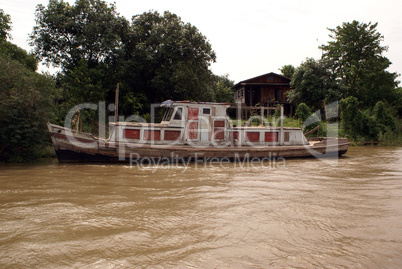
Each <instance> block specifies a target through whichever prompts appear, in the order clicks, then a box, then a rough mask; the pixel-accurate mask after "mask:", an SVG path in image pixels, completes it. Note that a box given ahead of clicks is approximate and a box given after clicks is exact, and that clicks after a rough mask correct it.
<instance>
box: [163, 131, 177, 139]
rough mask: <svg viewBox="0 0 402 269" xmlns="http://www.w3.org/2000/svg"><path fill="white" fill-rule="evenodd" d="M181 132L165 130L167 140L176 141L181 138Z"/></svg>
mask: <svg viewBox="0 0 402 269" xmlns="http://www.w3.org/2000/svg"><path fill="white" fill-rule="evenodd" d="M180 133H181V132H180V131H168V130H165V137H164V138H165V140H169V141H174V140H177V139H179V138H180Z"/></svg>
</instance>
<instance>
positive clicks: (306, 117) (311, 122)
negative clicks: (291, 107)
mask: <svg viewBox="0 0 402 269" xmlns="http://www.w3.org/2000/svg"><path fill="white" fill-rule="evenodd" d="M295 116H296V118H297V119H298V120H299V124H300V123H303V132H308V131H310V130H312V129H314V128H316V127H317V126H318V125H322V122H321V121H320V119H319V118H318V116H317V115H316V113H314V114H313V113H311V111H310V108H309V107H308V106H307V105H306V104H305V103H300V104H299V105H298V106H297V108H296V113H295Z"/></svg>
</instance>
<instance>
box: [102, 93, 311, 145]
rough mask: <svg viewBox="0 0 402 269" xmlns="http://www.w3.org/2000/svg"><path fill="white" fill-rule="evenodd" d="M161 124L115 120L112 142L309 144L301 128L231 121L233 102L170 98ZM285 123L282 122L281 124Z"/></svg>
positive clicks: (112, 124)
mask: <svg viewBox="0 0 402 269" xmlns="http://www.w3.org/2000/svg"><path fill="white" fill-rule="evenodd" d="M162 106H165V107H167V108H168V109H167V111H166V113H165V115H164V117H163V119H162V121H161V122H160V123H157V124H155V123H140V122H114V123H111V127H112V128H111V130H112V131H111V137H110V141H116V142H117V141H118V142H125V143H149V144H162V145H163V144H166V145H175V144H177V145H180V144H185V145H193V146H197V145H200V146H203V145H204V146H206V145H211V146H247V145H249V146H267V145H304V144H308V142H307V139H306V138H305V137H304V135H303V133H302V131H301V129H300V128H288V127H272V126H254V127H250V126H246V127H244V126H238V127H234V126H233V125H232V124H231V120H230V118H229V117H228V116H227V113H226V110H227V109H228V108H229V107H230V104H226V103H202V102H187V101H166V102H164V103H162ZM281 126H282V125H281Z"/></svg>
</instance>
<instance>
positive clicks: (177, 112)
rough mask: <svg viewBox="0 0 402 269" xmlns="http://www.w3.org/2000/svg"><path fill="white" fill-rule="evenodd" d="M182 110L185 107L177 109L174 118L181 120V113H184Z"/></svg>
mask: <svg viewBox="0 0 402 269" xmlns="http://www.w3.org/2000/svg"><path fill="white" fill-rule="evenodd" d="M182 111H183V109H182V108H181V107H179V108H178V109H177V110H176V114H175V115H174V118H173V119H174V120H181V115H182V114H183V113H182Z"/></svg>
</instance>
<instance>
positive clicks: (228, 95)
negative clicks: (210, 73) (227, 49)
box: [213, 74, 234, 103]
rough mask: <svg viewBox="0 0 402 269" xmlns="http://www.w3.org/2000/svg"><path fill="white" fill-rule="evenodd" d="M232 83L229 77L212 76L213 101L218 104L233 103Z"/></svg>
mask: <svg viewBox="0 0 402 269" xmlns="http://www.w3.org/2000/svg"><path fill="white" fill-rule="evenodd" d="M233 85H234V81H233V80H230V79H229V75H227V74H226V75H224V76H216V75H215V76H214V86H213V92H214V100H213V101H215V102H218V103H234V92H233V90H232V87H233Z"/></svg>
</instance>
